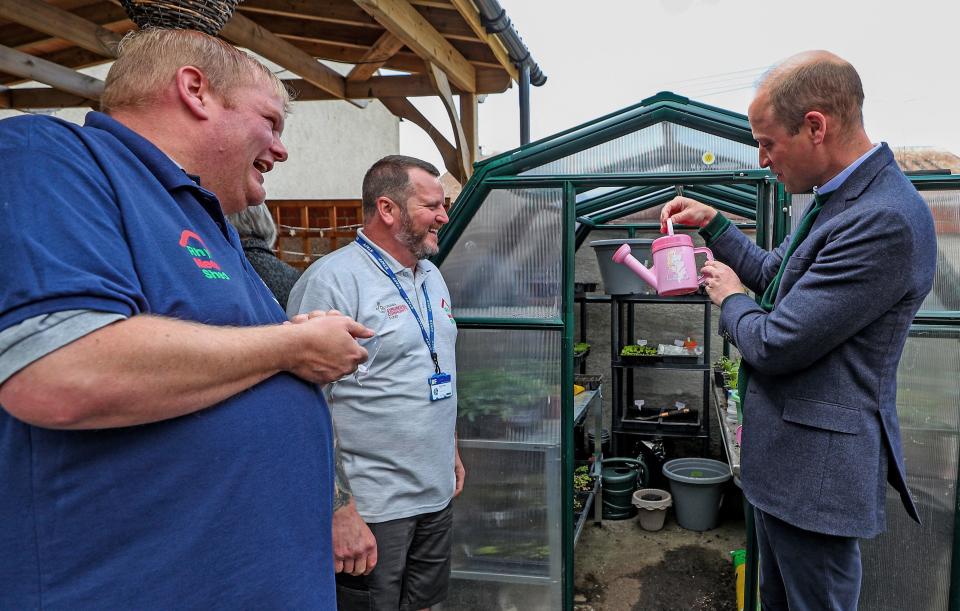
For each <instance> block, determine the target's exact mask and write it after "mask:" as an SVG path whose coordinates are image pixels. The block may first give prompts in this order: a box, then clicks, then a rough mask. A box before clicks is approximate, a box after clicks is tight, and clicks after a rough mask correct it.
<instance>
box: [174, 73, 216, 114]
mask: <svg viewBox="0 0 960 611" xmlns="http://www.w3.org/2000/svg"><path fill="white" fill-rule="evenodd" d="M174 78H175V79H176V86H177V96H178V97H179V98H180V102H181V103H182V104H183V105H184V107H185V108H186V109H187V110H188V111H189V112H190V114H192V115H193V116H194V117H196V118H197V119H200V120H206V119H209V118H210V114H209V108H207V107H206V106H205V105H204V104H205V103H206V102H209V99H210V83H209V81H207V77H206V75H204V74H203V72H202V71H201V70H200V69H199V68H196V67H194V66H181V67H180V68H179V69H177V73H176V75H175V77H174Z"/></svg>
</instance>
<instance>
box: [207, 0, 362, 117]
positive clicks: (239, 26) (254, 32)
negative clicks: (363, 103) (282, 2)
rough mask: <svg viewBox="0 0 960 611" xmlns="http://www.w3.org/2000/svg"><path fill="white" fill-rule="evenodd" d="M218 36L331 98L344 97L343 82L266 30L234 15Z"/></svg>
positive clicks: (333, 72)
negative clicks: (264, 59)
mask: <svg viewBox="0 0 960 611" xmlns="http://www.w3.org/2000/svg"><path fill="white" fill-rule="evenodd" d="M220 35H221V36H223V37H224V38H226V39H227V40H229V41H230V42H233V43H235V44H237V45H240V46H241V47H246V48H248V49H250V50H251V51H253V52H254V53H257V54H259V55H261V56H263V57H265V58H267V59H269V60H270V61H272V62H275V63H277V64H279V65H280V66H282V67H284V68H286V69H287V70H290V71H291V72H293V73H294V74H296V75H298V76H300V77H302V78H303V79H304V80H306V81H308V82H309V83H311V84H313V85H316V86H317V87H319V88H321V89H323V90H324V91H326V92H328V93H330V94H332V95H333V96H335V97H337V98H340V99H345V98H346V80H345V79H344V78H343V77H342V76H340V75H339V74H337V73H336V72H335V71H333V70H332V69H330V68H328V67H327V66H324V65H323V64H321V63H320V62H318V61H317V60H316V59H315V58H313V57H310V56H309V55H307V54H306V53H304V52H303V51H301V50H300V49H298V48H296V47H294V46H293V45H291V44H290V43H288V42H287V41H285V40H283V39H281V38H278V37H277V36H276V35H275V34H273V33H271V32H270V31H269V30H267V29H266V28H264V27H262V26H260V25H258V24H257V23H255V22H253V21H251V20H250V19H249V18H247V17H244V16H243V15H242V14H240V13H234V15H233V17H232V18H231V19H230V21H228V22H227V25H225V26H224V28H223V30H222V31H221V32H220Z"/></svg>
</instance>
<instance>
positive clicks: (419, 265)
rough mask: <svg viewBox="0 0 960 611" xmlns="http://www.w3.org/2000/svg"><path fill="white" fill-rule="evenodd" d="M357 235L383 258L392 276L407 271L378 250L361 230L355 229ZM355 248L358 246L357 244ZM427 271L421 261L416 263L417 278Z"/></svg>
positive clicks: (401, 264)
mask: <svg viewBox="0 0 960 611" xmlns="http://www.w3.org/2000/svg"><path fill="white" fill-rule="evenodd" d="M357 235H359V236H360V237H361V238H363V239H364V241H365V242H366V243H367V244H369V245H370V246H371V247H372V248H373V249H374V250H376V251H377V252H378V253H380V256H381V257H383V260H384V261H386V262H387V265H388V266H390V271H392V272H393V273H394V274H399V273H400V272H402V271H403V270H405V269H408V268H407V267H404V265H403V263H400V262H399V261H397V260H396V259H394V258H393V256H392V255H391V254H390V253H388V252H387V251H385V250H384V249H382V248H380V246H379V245H378V244H377V243H376V242H374V241H373V240H372V239H370V238H369V237H367V235H366V234H365V233H363V229H357ZM357 246H359V244H358V245H357ZM363 252H364V253H366V255H367V256H368V257H370V258H371V259H373V257H372V256H371V255H370V253H368V252H367V251H366V250H364V251H363ZM374 263H376V260H375V259H374ZM377 267H380V264H379V263H378V264H377ZM408 271H409V270H408ZM429 271H430V269H429V268H428V267H427V266H425V265H424V264H423V260H422V259H421V260H419V261H417V277H418V278H420V277H422V274H425V273H427V272H429Z"/></svg>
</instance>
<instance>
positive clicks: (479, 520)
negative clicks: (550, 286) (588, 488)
mask: <svg viewBox="0 0 960 611" xmlns="http://www.w3.org/2000/svg"><path fill="white" fill-rule="evenodd" d="M561 339H562V331H561V330H560V329H478V328H463V329H461V330H460V336H459V338H458V341H457V392H458V412H459V420H458V425H457V433H458V438H459V447H460V456H461V458H462V459H463V462H464V465H465V467H466V469H467V473H468V476H467V482H466V485H465V487H464V491H463V493H462V494H461V495H460V497H459V498H458V499H457V501H456V503H455V505H454V543H453V577H454V580H453V582H452V584H451V595H450V598H449V599H448V601H447V603H446V605H445V607H444V608H450V609H509V608H519V609H559V608H561V606H562V604H561V600H562V589H561V585H562V578H561V575H562V573H563V543H562V541H563V534H562V518H561V516H562V507H561V503H560V498H561V486H562V479H561V473H562V469H561V460H560V402H559V395H560V365H561V363H560V361H561ZM521 603H522V604H521ZM511 605H513V606H511Z"/></svg>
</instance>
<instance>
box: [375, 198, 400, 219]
mask: <svg viewBox="0 0 960 611" xmlns="http://www.w3.org/2000/svg"><path fill="white" fill-rule="evenodd" d="M377 215H379V216H380V220H381V221H382V222H383V224H384V225H386V226H387V227H393V225H394V224H395V223H399V222H400V208H399V207H398V206H397V202H395V201H393V200H392V199H390V198H389V197H387V196H386V195H381V196H380V197H378V198H377Z"/></svg>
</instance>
